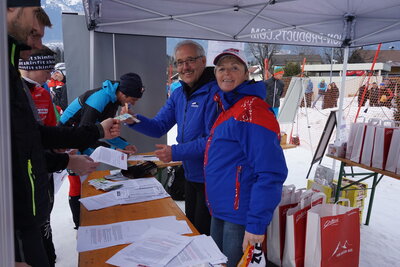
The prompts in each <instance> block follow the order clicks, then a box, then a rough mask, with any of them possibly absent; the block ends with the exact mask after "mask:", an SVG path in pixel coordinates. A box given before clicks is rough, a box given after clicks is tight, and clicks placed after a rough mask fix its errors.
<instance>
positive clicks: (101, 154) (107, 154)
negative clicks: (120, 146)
mask: <svg viewBox="0 0 400 267" xmlns="http://www.w3.org/2000/svg"><path fill="white" fill-rule="evenodd" d="M90 157H91V158H92V159H93V160H94V161H97V162H102V163H105V164H108V165H110V166H114V167H117V168H120V169H124V170H126V169H127V168H128V162H127V159H128V155H127V154H125V153H122V152H120V151H117V150H114V149H111V148H107V147H104V146H99V147H97V148H96V149H95V150H94V151H93V153H92V154H91V155H90Z"/></svg>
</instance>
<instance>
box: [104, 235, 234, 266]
mask: <svg viewBox="0 0 400 267" xmlns="http://www.w3.org/2000/svg"><path fill="white" fill-rule="evenodd" d="M226 262H227V258H226V257H225V256H224V255H223V254H222V253H221V251H220V250H219V249H218V247H217V245H216V244H215V242H214V241H213V240H212V238H211V237H209V236H204V235H202V236H194V237H186V236H180V235H178V234H176V233H171V232H166V231H161V230H158V229H154V228H150V229H149V230H148V231H147V232H146V233H144V234H143V236H142V238H141V239H140V240H138V241H136V242H135V243H133V244H131V245H129V246H127V247H126V248H124V249H122V250H120V251H119V252H118V253H116V254H115V255H114V256H113V257H111V258H110V259H109V260H108V261H107V263H108V264H112V265H116V266H122V267H128V266H151V267H161V266H167V267H176V266H181V267H185V266H193V265H199V264H203V263H211V264H220V263H226Z"/></svg>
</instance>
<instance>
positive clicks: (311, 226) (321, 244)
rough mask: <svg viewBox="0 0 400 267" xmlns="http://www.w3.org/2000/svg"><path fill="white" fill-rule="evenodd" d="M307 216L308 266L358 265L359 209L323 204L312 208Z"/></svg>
mask: <svg viewBox="0 0 400 267" xmlns="http://www.w3.org/2000/svg"><path fill="white" fill-rule="evenodd" d="M307 216H308V217H307V229H306V249H305V266H307V267H343V266H346V267H358V265H359V259H360V218H359V216H360V213H359V210H358V208H352V207H344V206H341V205H335V204H321V205H317V206H315V207H313V208H311V209H310V210H309V211H308V213H307Z"/></svg>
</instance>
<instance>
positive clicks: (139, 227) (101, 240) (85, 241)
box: [77, 216, 192, 252]
mask: <svg viewBox="0 0 400 267" xmlns="http://www.w3.org/2000/svg"><path fill="white" fill-rule="evenodd" d="M150 227H153V228H155V229H162V230H165V231H169V232H172V233H176V234H190V233H192V230H191V229H190V227H189V225H188V224H187V222H186V221H184V220H182V221H178V220H176V217H175V216H165V217H159V218H152V219H145V220H135V221H126V222H119V223H113V224H105V225H95V226H80V227H79V229H78V242H77V251H78V252H83V251H89V250H94V249H100V248H105V247H110V246H115V245H121V244H129V243H132V242H135V241H137V240H139V239H140V238H141V236H142V235H143V233H145V232H146V231H147V230H148V229H150Z"/></svg>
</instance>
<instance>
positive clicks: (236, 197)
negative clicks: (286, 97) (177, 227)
mask: <svg viewBox="0 0 400 267" xmlns="http://www.w3.org/2000/svg"><path fill="white" fill-rule="evenodd" d="M218 96H219V97H216V100H217V101H218V102H219V105H220V107H221V108H222V112H221V114H220V115H219V116H218V118H217V120H216V122H215V124H214V125H213V128H212V130H211V133H210V137H209V138H208V140H207V146H206V152H205V158H204V171H205V181H206V182H205V183H206V199H207V204H208V206H209V210H210V213H211V215H212V216H214V217H216V218H219V219H221V220H225V221H229V222H231V223H235V224H240V225H244V226H245V228H246V231H247V232H250V233H253V234H258V235H261V234H265V231H266V229H267V226H268V224H269V223H270V221H271V219H272V214H273V212H274V209H275V207H276V206H277V205H278V203H279V201H280V198H281V192H282V185H283V182H284V181H285V179H286V176H287V171H288V170H287V167H286V162H285V157H284V155H283V151H282V148H281V146H280V140H279V139H280V138H279V133H280V129H279V124H278V122H277V121H276V119H275V116H274V114H273V112H272V111H271V109H270V106H269V105H268V104H267V103H265V102H264V101H263V99H264V98H265V85H264V83H263V82H254V81H245V82H244V83H242V84H241V85H239V86H238V87H237V88H236V89H234V90H233V91H230V92H222V91H220V92H219V94H218Z"/></svg>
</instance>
